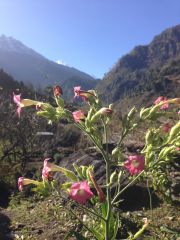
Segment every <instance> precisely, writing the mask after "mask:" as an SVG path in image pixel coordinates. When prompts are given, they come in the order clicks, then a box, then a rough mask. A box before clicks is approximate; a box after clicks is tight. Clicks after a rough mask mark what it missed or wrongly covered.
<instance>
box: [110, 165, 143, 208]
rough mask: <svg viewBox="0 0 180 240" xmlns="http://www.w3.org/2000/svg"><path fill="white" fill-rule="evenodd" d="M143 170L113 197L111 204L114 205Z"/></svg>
mask: <svg viewBox="0 0 180 240" xmlns="http://www.w3.org/2000/svg"><path fill="white" fill-rule="evenodd" d="M144 171H145V170H143V171H142V172H140V173H139V174H138V175H137V176H136V177H135V178H134V179H133V180H132V181H131V182H130V183H128V184H127V185H126V186H125V187H124V188H123V189H122V190H121V191H120V192H119V193H118V194H116V196H115V197H114V199H113V200H112V204H113V203H115V201H116V200H117V198H118V197H119V196H120V195H121V194H122V193H123V192H124V191H125V190H126V189H127V188H128V187H129V186H130V185H132V184H133V183H134V182H135V181H136V180H137V179H138V178H139V177H140V176H141V175H142V174H143V173H144Z"/></svg>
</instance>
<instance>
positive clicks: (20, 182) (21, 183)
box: [18, 177, 39, 191]
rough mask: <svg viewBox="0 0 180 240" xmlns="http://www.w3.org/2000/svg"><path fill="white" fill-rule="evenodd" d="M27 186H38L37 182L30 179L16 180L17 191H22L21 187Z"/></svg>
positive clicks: (21, 178)
mask: <svg viewBox="0 0 180 240" xmlns="http://www.w3.org/2000/svg"><path fill="white" fill-rule="evenodd" d="M29 184H34V185H38V184H39V182H38V181H35V180H32V179H28V178H24V177H20V178H18V189H19V191H22V190H23V187H24V186H25V185H29Z"/></svg>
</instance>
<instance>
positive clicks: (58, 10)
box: [0, 0, 180, 78]
mask: <svg viewBox="0 0 180 240" xmlns="http://www.w3.org/2000/svg"><path fill="white" fill-rule="evenodd" d="M177 24H180V0H0V35H1V34H5V35H6V36H12V37H14V38H15V39H17V40H20V41H21V42H22V43H24V44H25V45H27V46H28V47H30V48H32V49H34V50H35V51H37V52H38V53H40V54H42V55H43V56H45V57H46V58H48V59H50V60H53V61H57V62H58V63H62V64H67V65H68V66H71V67H75V68H77V69H79V70H81V71H84V72H86V73H88V74H90V75H93V76H95V77H96V78H102V77H103V75H104V74H105V73H106V72H108V71H109V70H110V69H111V68H112V66H113V65H114V64H115V63H116V62H117V61H118V59H119V58H120V57H122V56H123V55H125V54H126V53H128V52H129V51H131V50H132V49H133V48H134V47H135V46H137V45H146V44H148V43H150V41H151V40H152V39H153V37H154V36H155V35H157V34H159V33H161V32H162V31H163V30H165V29H167V28H169V27H172V26H175V25H177Z"/></svg>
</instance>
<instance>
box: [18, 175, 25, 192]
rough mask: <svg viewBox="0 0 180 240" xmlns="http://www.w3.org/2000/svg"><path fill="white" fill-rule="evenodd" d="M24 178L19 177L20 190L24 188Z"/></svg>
mask: <svg viewBox="0 0 180 240" xmlns="http://www.w3.org/2000/svg"><path fill="white" fill-rule="evenodd" d="M23 180H24V178H23V177H20V178H18V189H19V191H22V190H23V186H24V184H23Z"/></svg>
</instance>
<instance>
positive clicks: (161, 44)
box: [97, 25, 180, 110]
mask: <svg viewBox="0 0 180 240" xmlns="http://www.w3.org/2000/svg"><path fill="white" fill-rule="evenodd" d="M97 90H98V92H99V93H100V95H101V96H102V98H103V100H104V101H105V102H109V103H111V102H114V103H117V104H118V106H119V107H121V109H122V110H127V108H129V107H130V106H133V105H136V106H138V107H141V106H143V105H144V104H145V105H148V104H151V103H152V101H153V100H154V99H155V98H156V97H157V96H159V95H164V96H167V97H176V96H178V95H180V25H177V26H175V27H172V28H169V29H167V30H165V31H164V32H162V33H161V34H160V35H158V36H156V37H155V38H154V39H153V41H152V42H151V43H150V44H149V45H146V46H137V47H135V48H134V49H133V50H132V51H131V52H130V53H129V54H127V55H125V56H123V57H122V58H120V59H119V60H118V62H117V63H116V64H115V65H114V67H113V68H112V69H111V70H110V71H109V72H108V73H107V74H105V76H104V78H103V79H102V81H100V82H99V83H98V84H97Z"/></svg>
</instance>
